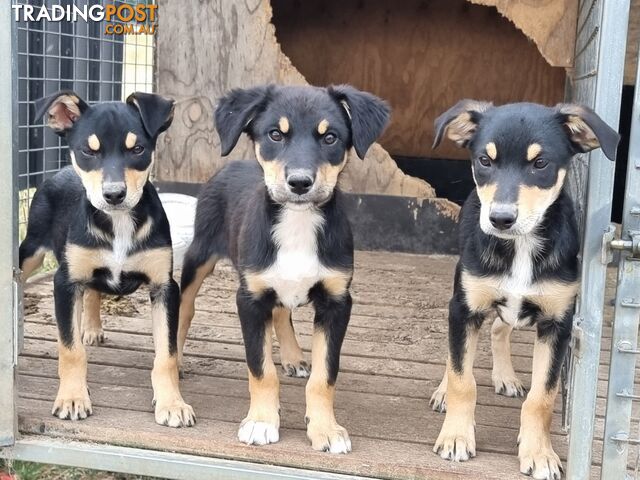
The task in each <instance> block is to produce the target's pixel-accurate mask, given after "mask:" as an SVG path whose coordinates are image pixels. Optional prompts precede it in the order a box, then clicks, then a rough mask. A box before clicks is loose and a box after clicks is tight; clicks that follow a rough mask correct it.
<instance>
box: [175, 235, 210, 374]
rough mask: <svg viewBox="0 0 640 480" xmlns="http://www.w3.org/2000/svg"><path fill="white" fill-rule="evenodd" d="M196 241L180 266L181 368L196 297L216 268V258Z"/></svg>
mask: <svg viewBox="0 0 640 480" xmlns="http://www.w3.org/2000/svg"><path fill="white" fill-rule="evenodd" d="M203 250H204V248H201V247H200V246H199V243H197V240H194V243H192V244H191V246H190V247H189V250H188V251H187V253H186V255H185V257H184V262H183V264H182V277H181V278H180V290H181V295H180V321H179V326H178V365H179V367H180V368H182V354H183V351H184V344H185V342H186V340H187V333H188V332H189V327H190V326H191V321H192V320H193V315H194V314H195V308H196V307H195V304H196V296H197V295H198V292H199V291H200V287H201V286H202V282H204V279H205V278H207V276H208V275H209V274H211V272H213V269H214V268H215V266H216V261H217V256H210V255H208V254H207V253H206V251H203Z"/></svg>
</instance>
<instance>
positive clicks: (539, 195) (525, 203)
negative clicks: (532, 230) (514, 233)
mask: <svg viewBox="0 0 640 480" xmlns="http://www.w3.org/2000/svg"><path fill="white" fill-rule="evenodd" d="M566 173H567V171H566V170H565V169H560V170H558V180H557V181H556V183H555V184H554V185H553V186H552V187H551V188H539V187H535V186H530V185H521V186H520V190H519V193H518V215H519V216H522V217H523V218H526V217H528V216H529V215H531V213H532V212H533V211H535V210H539V209H540V206H541V205H546V206H549V205H551V204H552V203H553V202H554V200H555V199H556V198H558V195H559V194H560V190H562V186H563V185H564V178H565V176H566Z"/></svg>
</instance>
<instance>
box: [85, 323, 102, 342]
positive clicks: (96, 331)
mask: <svg viewBox="0 0 640 480" xmlns="http://www.w3.org/2000/svg"><path fill="white" fill-rule="evenodd" d="M82 343H83V344H85V345H95V346H97V345H101V344H103V343H104V330H102V327H100V328H86V329H83V330H82Z"/></svg>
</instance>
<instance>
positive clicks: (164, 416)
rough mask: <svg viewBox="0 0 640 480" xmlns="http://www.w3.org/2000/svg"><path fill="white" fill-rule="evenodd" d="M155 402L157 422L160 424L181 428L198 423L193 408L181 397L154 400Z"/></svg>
mask: <svg viewBox="0 0 640 480" xmlns="http://www.w3.org/2000/svg"><path fill="white" fill-rule="evenodd" d="M153 404H154V405H155V417H156V423H158V424H160V425H165V426H167V427H173V428H179V427H192V426H194V425H195V424H196V415H195V413H194V412H193V408H191V405H188V404H186V403H185V402H184V401H183V400H181V399H177V400H173V401H166V402H161V401H158V402H156V401H155V400H154V401H153Z"/></svg>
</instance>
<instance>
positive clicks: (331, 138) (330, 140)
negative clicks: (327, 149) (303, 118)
mask: <svg viewBox="0 0 640 480" xmlns="http://www.w3.org/2000/svg"><path fill="white" fill-rule="evenodd" d="M323 140H324V143H326V144H327V145H333V144H334V143H336V141H338V137H337V136H336V134H335V133H327V134H326V135H325V136H324V137H323Z"/></svg>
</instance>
